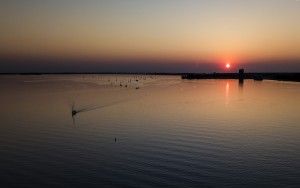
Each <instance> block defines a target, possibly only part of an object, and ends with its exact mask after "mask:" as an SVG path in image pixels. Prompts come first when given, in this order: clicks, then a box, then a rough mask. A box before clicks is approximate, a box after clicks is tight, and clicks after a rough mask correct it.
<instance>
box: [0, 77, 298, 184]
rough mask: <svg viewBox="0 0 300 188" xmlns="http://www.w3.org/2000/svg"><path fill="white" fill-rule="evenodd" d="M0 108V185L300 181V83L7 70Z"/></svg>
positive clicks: (2, 80)
mask: <svg viewBox="0 0 300 188" xmlns="http://www.w3.org/2000/svg"><path fill="white" fill-rule="evenodd" d="M136 80H138V82H137V81H136ZM120 84H121V85H122V87H121V86H120ZM126 85H127V87H126ZM0 104H1V109H0V117H1V123H0V170H1V171H0V180H1V181H0V187H241V186H243V187H258V186H268V187H300V84H299V83H291V82H278V81H263V82H255V81H253V80H247V81H245V82H244V84H243V85H240V84H239V83H238V82H237V81H236V80H195V81H188V80H181V79H180V77H178V76H133V75H124V76H113V75H102V76H101V75H44V76H1V77H0ZM72 108H73V109H74V110H76V111H78V112H79V111H80V110H82V112H81V111H80V112H79V113H77V114H76V115H75V116H74V117H72V113H71V111H72Z"/></svg>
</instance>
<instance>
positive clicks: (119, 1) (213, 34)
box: [0, 0, 300, 72]
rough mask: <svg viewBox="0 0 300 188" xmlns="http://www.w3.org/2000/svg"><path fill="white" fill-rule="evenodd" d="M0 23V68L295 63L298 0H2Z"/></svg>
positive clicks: (299, 39)
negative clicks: (228, 62)
mask: <svg viewBox="0 0 300 188" xmlns="http://www.w3.org/2000/svg"><path fill="white" fill-rule="evenodd" d="M0 31H1V33H0V60H1V62H0V63H1V65H0V72H14V71H16V72H18V71H19V72H22V71H44V72H45V71H56V72H59V71H79V70H84V71H92V70H94V71H101V70H102V71H122V70H124V71H130V70H131V69H132V71H137V70H143V71H168V70H172V71H175V72H181V71H190V69H191V71H192V70H193V69H194V68H193V66H195V65H197V67H198V70H197V71H200V72H201V70H203V71H204V72H205V71H213V69H216V68H217V67H218V66H217V65H218V64H224V63H226V62H227V61H230V62H231V63H232V64H234V65H236V66H235V67H240V66H241V65H245V66H246V65H247V66H248V67H249V68H250V67H252V69H253V70H257V71H280V70H284V71H295V69H296V70H297V71H300V61H299V60H300V1H298V0H249V1H248V0H84V1H83V0H43V1H40V0H26V1H23V0H9V1H8V0H2V1H1V2H0ZM270 64H272V65H274V66H271V67H270V66H268V65H270ZM254 65H255V66H254ZM151 67H152V69H151ZM153 67H155V68H153ZM199 67H200V68H199ZM276 67H277V68H276ZM282 68H284V69H282ZM277 69H278V70H277ZM172 71H171V72H172ZM216 71H217V70H216Z"/></svg>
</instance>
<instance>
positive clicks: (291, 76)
mask: <svg viewBox="0 0 300 188" xmlns="http://www.w3.org/2000/svg"><path fill="white" fill-rule="evenodd" d="M63 74H65V75H72V74H73V75H79V74H81V75H166V76H167V75H170V76H171V75H174V76H181V78H182V79H187V80H195V79H239V78H240V77H239V73H161V72H147V73H145V72H59V73H50V72H39V73H37V72H28V73H0V75H63ZM256 77H261V78H262V79H263V80H277V81H293V82H300V73H299V72H295V73H244V75H243V79H255V78H256Z"/></svg>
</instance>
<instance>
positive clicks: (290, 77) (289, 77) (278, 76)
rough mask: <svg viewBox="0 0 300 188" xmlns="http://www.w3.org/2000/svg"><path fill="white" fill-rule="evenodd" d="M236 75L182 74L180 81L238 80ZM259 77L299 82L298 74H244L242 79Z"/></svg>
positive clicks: (299, 74) (299, 75) (299, 76)
mask: <svg viewBox="0 0 300 188" xmlns="http://www.w3.org/2000/svg"><path fill="white" fill-rule="evenodd" d="M239 76H240V75H239V74H238V73H212V74H207V73H201V74H197V73H188V74H182V79H189V80H193V79H239V78H240V77H239ZM257 77H261V78H262V79H264V80H279V81H294V82H300V73H244V74H243V78H244V79H255V78H257Z"/></svg>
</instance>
